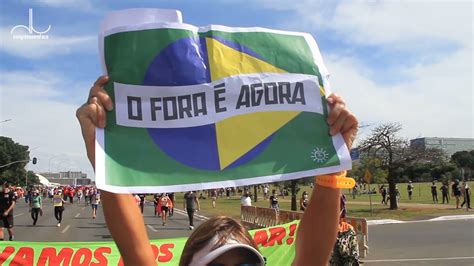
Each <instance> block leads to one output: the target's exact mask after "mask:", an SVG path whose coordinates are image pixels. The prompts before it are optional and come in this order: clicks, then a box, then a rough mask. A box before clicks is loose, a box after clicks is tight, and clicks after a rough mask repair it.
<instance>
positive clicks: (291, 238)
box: [286, 224, 296, 245]
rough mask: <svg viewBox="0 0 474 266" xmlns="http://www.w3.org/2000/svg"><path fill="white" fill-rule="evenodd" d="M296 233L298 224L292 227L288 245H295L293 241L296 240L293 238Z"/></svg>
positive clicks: (287, 241)
mask: <svg viewBox="0 0 474 266" xmlns="http://www.w3.org/2000/svg"><path fill="white" fill-rule="evenodd" d="M295 232H296V224H291V225H290V233H289V234H288V236H289V237H288V239H287V240H286V243H287V244H288V245H291V244H293V240H294V238H293V236H294V235H295Z"/></svg>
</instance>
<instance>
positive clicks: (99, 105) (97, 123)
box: [76, 76, 113, 168]
mask: <svg viewBox="0 0 474 266" xmlns="http://www.w3.org/2000/svg"><path fill="white" fill-rule="evenodd" d="M108 81H109V77H108V76H101V77H99V78H98V79H97V81H96V82H95V83H94V85H93V86H92V88H91V90H90V92H89V98H88V99H87V102H86V103H85V104H83V105H82V106H81V107H79V109H77V111H76V117H77V119H78V120H79V124H80V125H81V131H82V137H83V138H84V143H85V145H86V150H87V157H88V158H89V161H90V162H91V164H92V167H94V168H95V165H94V163H95V129H96V127H99V128H104V127H105V126H106V115H105V111H112V110H113V103H112V99H111V98H110V96H109V95H108V94H107V92H106V91H105V90H104V86H105V85H106V84H107V82H108Z"/></svg>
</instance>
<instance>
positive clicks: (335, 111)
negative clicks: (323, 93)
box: [293, 94, 358, 266]
mask: <svg viewBox="0 0 474 266" xmlns="http://www.w3.org/2000/svg"><path fill="white" fill-rule="evenodd" d="M328 103H329V105H330V107H331V111H330V113H329V116H328V124H329V126H330V134H331V135H335V134H337V133H341V134H342V136H343V137H344V140H345V142H346V145H347V147H348V148H349V149H350V148H351V146H352V142H353V140H354V137H355V135H356V133H357V127H358V122H357V119H356V117H355V116H354V115H353V114H352V113H351V112H350V111H349V110H347V108H346V107H345V103H344V101H343V100H342V98H340V97H338V96H337V95H334V94H333V95H331V96H329V97H328ZM316 179H317V177H316ZM315 183H316V180H315ZM340 193H341V190H340V189H338V188H328V187H323V186H319V185H315V186H314V188H313V193H312V197H311V199H310V200H309V203H308V206H307V208H306V210H305V212H304V215H303V218H302V219H301V222H300V225H299V227H298V231H297V235H298V237H297V238H296V255H295V259H294V261H293V265H298V266H299V265H327V263H328V261H329V258H330V255H331V252H332V249H333V247H334V243H335V241H336V236H337V228H338V221H339V212H340V210H339V209H340V206H339V202H340Z"/></svg>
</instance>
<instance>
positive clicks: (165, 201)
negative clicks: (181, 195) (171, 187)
mask: <svg viewBox="0 0 474 266" xmlns="http://www.w3.org/2000/svg"><path fill="white" fill-rule="evenodd" d="M172 204H173V203H172V202H171V199H170V198H169V197H168V194H167V193H164V194H163V196H162V197H161V198H160V206H161V221H162V222H163V226H165V225H166V222H167V221H168V211H169V210H170V209H171V207H172Z"/></svg>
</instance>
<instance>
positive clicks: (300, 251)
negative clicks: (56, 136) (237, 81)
mask: <svg viewBox="0 0 474 266" xmlns="http://www.w3.org/2000/svg"><path fill="white" fill-rule="evenodd" d="M108 80H109V79H108V77H107V76H102V77H100V78H99V79H98V80H97V81H96V82H95V84H94V86H93V87H92V88H91V91H90V94H89V99H88V100H87V102H86V103H85V104H84V105H83V106H82V107H80V108H79V109H78V110H77V112H76V116H77V118H78V120H79V123H80V125H81V130H82V135H83V138H84V142H85V145H86V150H87V155H88V158H89V160H90V162H91V164H92V166H93V167H94V168H95V152H94V151H95V129H96V127H99V128H104V127H105V126H106V111H111V110H112V109H113V103H112V99H111V97H110V96H109V95H108V94H107V92H106V91H105V90H104V86H105V85H106V84H107V82H108ZM327 102H328V105H329V110H330V112H329V115H328V118H327V123H328V125H329V128H330V132H329V133H330V134H331V135H335V134H338V133H341V135H342V137H343V138H344V141H345V142H346V145H347V147H348V148H349V149H350V148H351V147H352V143H353V141H354V139H355V136H356V133H357V128H358V121H357V118H356V117H355V116H354V114H352V113H351V112H350V111H349V110H348V109H347V107H346V104H345V102H344V100H343V99H342V98H341V97H339V96H337V95H335V94H332V95H330V96H328V98H327ZM345 175H346V172H341V173H333V174H327V175H322V176H318V177H316V179H315V183H316V186H315V187H314V189H313V193H312V195H313V196H312V197H311V199H310V200H309V203H308V208H307V209H306V211H305V215H304V216H303V219H302V220H301V222H300V225H299V227H298V231H297V236H298V237H297V239H296V254H295V258H294V262H293V265H326V264H327V263H328V261H329V258H330V254H331V252H332V249H333V246H334V243H335V241H336V235H337V231H338V221H339V213H340V194H341V189H340V188H341V185H340V181H341V180H344V179H345ZM102 200H103V206H104V216H105V219H106V222H107V225H108V228H109V230H110V233H111V235H112V237H113V239H114V240H115V243H116V244H117V247H118V248H119V250H120V253H121V255H122V258H123V262H124V264H125V265H156V262H155V260H154V256H153V251H152V249H151V247H150V244H149V240H148V236H147V232H146V228H145V225H144V220H143V217H142V215H141V213H140V210H139V209H138V208H136V207H134V206H135V203H134V200H133V197H132V196H131V195H129V194H114V193H110V192H107V191H103V195H102ZM216 224H219V223H216ZM200 231H201V230H200ZM196 232H197V231H196ZM209 232H211V231H207V230H206V231H205V232H204V233H205V234H209ZM216 233H217V235H218V236H220V237H221V238H222V239H221V240H222V241H219V239H217V240H216V241H218V243H221V244H220V245H221V246H223V247H226V243H228V245H230V244H229V241H230V240H231V239H234V238H233V235H232V234H219V232H213V234H214V235H216ZM211 238H212V236H211ZM191 239H192V238H190V239H188V242H187V243H186V246H185V252H186V250H187V249H186V247H188V246H190V247H193V244H195V243H193V242H192V241H191ZM211 240H212V239H210V240H209V241H211ZM233 241H235V239H234V240H233ZM250 244H251V243H250ZM204 245H205V246H202V248H205V247H206V246H207V245H212V244H208V243H207V242H206V243H204ZM241 245H243V246H245V247H249V246H251V245H249V244H245V243H242V244H241ZM227 247H228V246H227ZM246 250H251V251H252V252H253V253H251V254H247V255H249V256H252V255H255V256H256V258H257V259H258V261H259V262H260V264H262V263H264V261H263V259H262V256H261V255H260V256H258V254H259V253H258V251H257V252H256V253H255V252H254V250H255V248H252V249H250V248H247V249H246ZM219 251H222V252H223V254H220V255H226V254H227V255H228V256H231V257H232V259H233V261H237V264H239V263H240V264H242V263H245V260H246V259H247V258H248V256H238V257H236V256H232V254H233V253H229V252H231V251H232V249H230V250H229V248H222V249H219ZM226 251H227V252H226ZM234 251H235V249H234ZM249 252H250V251H249ZM192 254H193V255H192V257H191V258H190V259H191V260H189V262H191V261H192V260H193V259H194V256H197V255H198V253H197V252H195V253H194V252H193V253H192ZM199 254H201V253H199ZM216 254H217V253H216ZM201 255H202V256H203V257H202V258H196V259H197V260H199V261H201V262H202V261H204V259H207V260H208V261H207V263H205V264H202V265H207V264H209V263H213V262H216V260H217V259H219V258H221V256H220V257H218V258H215V257H210V256H207V257H206V256H205V255H206V254H205V253H202V254H201ZM214 255H215V254H214ZM183 256H184V254H183ZM254 258H255V257H254ZM182 259H183V257H182ZM188 259H189V257H188ZM180 264H181V265H189V264H186V263H185V262H182V263H180ZM197 265H201V264H197ZM257 265H258V264H257Z"/></svg>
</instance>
